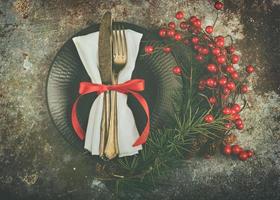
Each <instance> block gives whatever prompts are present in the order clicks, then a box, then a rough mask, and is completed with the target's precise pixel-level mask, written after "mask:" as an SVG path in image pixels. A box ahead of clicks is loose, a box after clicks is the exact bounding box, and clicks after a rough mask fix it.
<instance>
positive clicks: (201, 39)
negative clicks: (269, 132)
mask: <svg viewBox="0 0 280 200" xmlns="http://www.w3.org/2000/svg"><path fill="white" fill-rule="evenodd" d="M223 6H224V5H223V3H221V2H219V1H217V2H216V3H215V5H214V7H215V8H216V9H217V10H221V9H222V8H223ZM175 18H176V20H175V21H171V22H169V23H168V24H167V25H164V26H163V27H162V28H161V29H160V30H159V32H158V34H159V36H160V37H161V38H162V39H166V40H168V41H170V40H171V41H173V42H174V43H177V42H180V43H183V44H184V45H186V46H188V47H189V48H192V49H193V52H195V55H194V59H195V60H196V61H197V65H198V66H197V67H199V66H201V67H202V68H203V70H204V72H205V73H203V74H202V75H201V79H200V80H198V84H197V88H198V91H199V92H200V93H203V94H204V96H207V98H208V99H207V100H208V103H209V104H210V106H211V112H210V113H208V114H207V115H205V116H204V122H205V123H212V122H214V121H215V116H221V115H222V116H223V117H224V119H225V120H224V126H225V130H229V129H231V128H236V129H238V130H242V129H243V128H244V123H243V120H242V119H241V117H240V115H239V112H240V111H241V110H242V108H241V106H240V105H239V104H238V103H236V101H237V99H238V96H239V95H244V94H245V93H247V92H248V86H247V84H246V83H247V78H248V76H249V75H250V74H251V73H253V72H254V71H255V68H254V67H253V66H252V65H248V66H247V67H244V68H243V69H240V70H237V64H238V63H239V61H240V57H239V55H238V54H237V53H236V49H235V47H234V46H233V44H232V40H231V43H230V44H229V42H228V41H227V39H228V37H229V36H227V37H224V36H221V35H218V36H214V25H208V26H206V27H205V29H203V28H202V22H201V20H200V19H199V18H198V17H197V16H191V17H189V18H186V17H185V14H184V13H183V12H182V11H179V12H177V13H176V15H175ZM229 39H231V38H230V37H229ZM172 48H173V47H172V45H169V46H165V47H161V48H159V49H160V50H162V51H163V52H164V53H170V52H171V51H172ZM153 52H154V47H153V46H152V45H148V46H146V47H145V53H146V54H147V55H151V54H152V53H153ZM172 72H173V73H174V74H175V75H182V74H183V70H182V68H181V67H180V66H174V67H173V68H172ZM227 148H228V147H227ZM235 148H236V147H235ZM233 152H235V151H233ZM238 155H239V154H238ZM244 155H245V154H244V153H243V152H242V154H241V153H240V155H239V156H240V157H242V158H243V159H242V160H245V156H244Z"/></svg>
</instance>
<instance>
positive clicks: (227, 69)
mask: <svg viewBox="0 0 280 200" xmlns="http://www.w3.org/2000/svg"><path fill="white" fill-rule="evenodd" d="M226 71H227V72H228V73H230V74H231V73H233V72H235V70H234V68H233V66H232V65H228V66H227V67H226Z"/></svg>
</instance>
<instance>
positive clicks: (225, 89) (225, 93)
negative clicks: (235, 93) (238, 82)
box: [223, 87, 230, 95]
mask: <svg viewBox="0 0 280 200" xmlns="http://www.w3.org/2000/svg"><path fill="white" fill-rule="evenodd" d="M223 94H224V95H229V94H230V89H228V88H226V87H224V89H223Z"/></svg>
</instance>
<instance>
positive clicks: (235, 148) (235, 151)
mask: <svg viewBox="0 0 280 200" xmlns="http://www.w3.org/2000/svg"><path fill="white" fill-rule="evenodd" d="M231 150H232V153H233V154H236V155H238V154H239V153H240V152H241V150H242V148H240V146H239V145H238V144H236V145H233V146H232V147H231Z"/></svg>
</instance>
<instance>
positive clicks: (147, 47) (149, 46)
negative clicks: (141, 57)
mask: <svg viewBox="0 0 280 200" xmlns="http://www.w3.org/2000/svg"><path fill="white" fill-rule="evenodd" d="M153 51H154V47H153V46H151V45H147V46H145V52H146V54H151V53H153Z"/></svg>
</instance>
